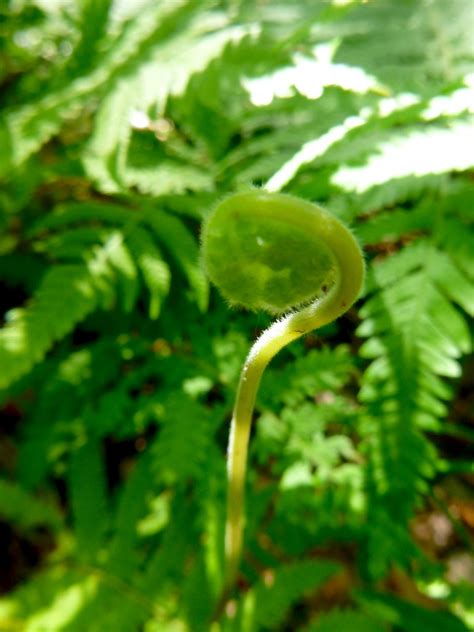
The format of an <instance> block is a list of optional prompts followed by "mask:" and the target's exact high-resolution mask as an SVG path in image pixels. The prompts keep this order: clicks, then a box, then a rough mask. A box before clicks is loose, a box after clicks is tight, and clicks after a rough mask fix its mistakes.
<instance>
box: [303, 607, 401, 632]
mask: <svg viewBox="0 0 474 632" xmlns="http://www.w3.org/2000/svg"><path fill="white" fill-rule="evenodd" d="M335 630H338V632H388V630H389V628H388V625H387V624H386V623H384V622H382V620H380V619H378V618H377V617H375V616H371V615H370V614H365V613H364V612H362V611H361V610H349V609H347V610H331V611H330V612H328V613H323V614H321V615H320V616H319V617H318V618H317V620H316V621H315V622H314V623H313V624H312V625H310V626H309V627H308V628H305V632H334V631H335Z"/></svg>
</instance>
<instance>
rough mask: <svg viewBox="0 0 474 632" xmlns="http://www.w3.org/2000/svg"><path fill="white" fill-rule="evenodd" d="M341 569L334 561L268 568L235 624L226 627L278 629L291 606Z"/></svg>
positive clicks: (249, 596)
mask: <svg viewBox="0 0 474 632" xmlns="http://www.w3.org/2000/svg"><path fill="white" fill-rule="evenodd" d="M337 571H338V566H337V564H334V563H332V562H323V561H321V562H295V563H294V564H292V565H288V566H282V567H280V568H277V569H275V570H272V571H268V572H267V574H266V575H265V577H264V578H262V579H261V580H260V581H259V582H258V583H257V584H256V585H255V586H253V587H252V588H251V589H250V590H249V592H248V593H247V595H246V596H245V598H244V600H243V602H242V603H241V606H240V608H239V612H238V614H237V616H236V618H235V621H234V623H233V624H231V625H229V626H228V627H226V628H225V629H226V630H229V632H230V631H231V630H236V631H237V630H246V632H254V631H255V632H258V630H261V629H262V628H265V627H269V628H271V629H277V626H279V625H281V624H282V623H283V622H284V620H285V616H286V614H287V612H288V609H289V608H290V606H291V605H292V604H294V603H295V602H296V601H298V600H299V599H301V598H302V597H304V596H305V595H307V594H309V593H311V592H314V591H315V590H317V589H318V588H319V587H320V586H321V584H323V583H324V582H325V581H326V580H327V579H328V578H329V577H331V575H334V574H335V573H336V572H337Z"/></svg>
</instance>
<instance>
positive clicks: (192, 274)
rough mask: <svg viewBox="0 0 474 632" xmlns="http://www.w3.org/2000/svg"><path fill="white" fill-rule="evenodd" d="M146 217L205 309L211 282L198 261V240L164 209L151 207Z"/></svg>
mask: <svg viewBox="0 0 474 632" xmlns="http://www.w3.org/2000/svg"><path fill="white" fill-rule="evenodd" d="M145 219H146V222H147V224H148V225H149V226H150V228H151V229H152V230H153V232H154V234H155V235H156V237H157V238H158V239H159V240H160V242H161V243H162V244H163V246H164V247H165V248H166V249H167V250H168V251H169V252H170V254H171V256H172V257H173V259H174V260H175V261H176V263H177V264H178V266H179V267H180V268H181V270H182V271H183V272H184V274H185V275H186V277H187V279H188V282H189V285H190V286H191V288H192V290H193V292H194V295H195V297H196V301H197V304H198V306H199V308H200V309H201V311H204V310H205V309H206V307H207V303H208V299H209V284H208V281H207V278H206V275H205V274H204V271H203V269H202V267H201V266H200V265H199V263H198V261H199V253H198V246H197V243H196V241H195V240H194V239H193V237H192V236H191V234H190V233H189V232H188V230H187V228H186V227H185V225H184V224H183V222H182V221H181V220H179V219H178V218H177V217H173V216H172V215H169V214H167V213H165V212H164V211H161V210H159V209H153V210H151V209H150V210H149V211H148V212H147V215H146V218H145Z"/></svg>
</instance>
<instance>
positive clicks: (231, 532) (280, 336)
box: [224, 266, 363, 595]
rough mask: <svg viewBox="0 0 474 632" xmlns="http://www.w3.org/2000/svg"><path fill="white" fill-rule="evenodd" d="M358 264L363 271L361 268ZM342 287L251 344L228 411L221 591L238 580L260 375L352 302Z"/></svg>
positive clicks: (226, 590) (340, 281)
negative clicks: (288, 348) (290, 346)
mask: <svg viewBox="0 0 474 632" xmlns="http://www.w3.org/2000/svg"><path fill="white" fill-rule="evenodd" d="M360 268H361V274H363V268H362V267H361V266H360ZM347 289H348V288H347V286H346V284H345V283H343V282H342V277H340V279H339V282H338V283H336V284H335V286H334V287H333V288H331V290H330V291H329V292H328V294H326V295H325V296H324V298H322V299H318V300H316V301H315V302H314V303H312V304H311V305H310V306H309V307H306V308H305V309H302V310H301V311H300V312H295V313H291V314H289V315H287V316H286V317H284V318H283V319H282V320H278V321H276V322H274V323H273V324H272V325H271V326H270V327H269V328H268V329H267V330H266V331H264V333H263V334H262V335H261V336H260V338H259V339H258V340H257V341H256V342H255V344H254V345H253V346H252V348H251V350H250V353H249V354H248V356H247V359H246V360H245V363H244V366H243V369H242V373H241V375H240V382H239V387H238V390H237V397H236V401H235V406H234V411H233V415H232V421H231V429H230V437H229V447H228V461H227V477H228V492H227V522H226V533H225V557H226V576H225V581H224V594H226V595H227V594H228V593H229V592H230V591H231V589H232V587H233V585H234V583H235V580H236V578H237V574H238V570H239V565H240V558H241V554H242V540H243V531H244V515H245V514H244V488H245V473H246V466H247V453H248V443H249V436H250V429H251V423H252V416H253V411H254V408H255V400H256V396H257V391H258V387H259V385H260V380H261V377H262V375H263V372H264V370H265V368H266V367H267V365H268V363H269V362H270V360H271V359H272V358H273V357H274V356H275V355H276V354H277V353H278V352H279V351H280V349H283V347H285V346H286V345H287V344H289V343H290V342H292V341H293V340H296V339H297V338H299V337H300V336H302V335H304V334H305V333H308V332H309V331H312V330H313V329H317V328H319V327H322V326H323V325H325V324H327V323H329V322H331V321H332V320H334V318H337V316H339V315H340V314H341V313H343V312H344V311H346V309H347V305H350V304H351V303H352V302H353V300H354V299H353V297H351V296H348V293H347ZM352 293H353V291H352ZM347 301H350V302H347Z"/></svg>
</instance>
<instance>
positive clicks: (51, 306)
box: [0, 265, 97, 388]
mask: <svg viewBox="0 0 474 632" xmlns="http://www.w3.org/2000/svg"><path fill="white" fill-rule="evenodd" d="M96 305H97V294H96V288H95V287H94V279H93V277H91V274H90V272H89V270H88V268H87V267H86V266H83V265H62V266H57V267H54V268H51V269H50V270H49V271H48V272H47V273H46V275H45V277H44V279H43V280H42V282H41V284H40V286H39V288H38V289H37V291H36V292H35V294H34V295H33V299H32V302H31V305H30V306H29V307H27V308H25V309H18V310H15V311H14V312H13V313H12V312H10V318H9V320H8V322H7V324H6V325H5V327H3V329H1V330H0V388H4V387H6V386H8V385H9V384H11V383H12V382H13V381H14V380H16V379H18V378H19V377H21V376H22V375H24V374H25V373H27V372H28V371H29V370H30V369H31V368H32V367H33V366H34V365H35V364H36V363H37V362H40V361H41V360H42V359H43V358H44V356H45V355H46V353H47V352H48V351H49V349H50V348H51V346H52V345H53V343H54V342H55V341H57V340H59V339H60V338H62V337H63V336H65V335H66V334H67V333H69V332H70V331H71V330H72V329H73V327H74V326H75V325H76V323H78V322H80V321H81V320H83V319H84V318H85V317H86V316H87V315H88V314H89V313H90V312H91V311H92V310H93V309H94V308H95V307H96Z"/></svg>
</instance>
